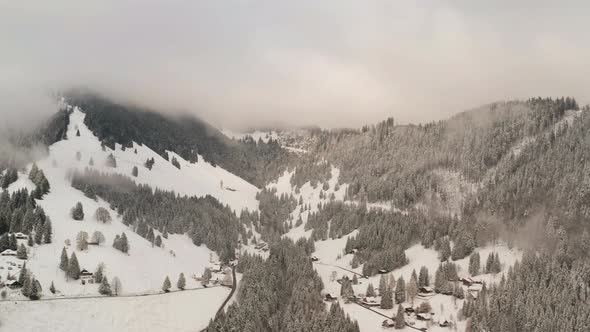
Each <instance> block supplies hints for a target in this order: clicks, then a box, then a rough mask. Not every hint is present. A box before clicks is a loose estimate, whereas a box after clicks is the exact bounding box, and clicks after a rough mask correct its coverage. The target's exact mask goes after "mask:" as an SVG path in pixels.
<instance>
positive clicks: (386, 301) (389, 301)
mask: <svg viewBox="0 0 590 332" xmlns="http://www.w3.org/2000/svg"><path fill="white" fill-rule="evenodd" d="M391 308H393V298H392V294H391V288H389V286H387V287H386V288H385V291H384V292H383V294H382V295H381V309H391Z"/></svg>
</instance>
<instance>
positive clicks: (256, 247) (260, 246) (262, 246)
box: [254, 242, 267, 250]
mask: <svg viewBox="0 0 590 332" xmlns="http://www.w3.org/2000/svg"><path fill="white" fill-rule="evenodd" d="M266 247H267V244H266V243H264V242H260V243H258V244H257V245H256V246H255V247H254V249H257V250H262V249H263V248H266Z"/></svg>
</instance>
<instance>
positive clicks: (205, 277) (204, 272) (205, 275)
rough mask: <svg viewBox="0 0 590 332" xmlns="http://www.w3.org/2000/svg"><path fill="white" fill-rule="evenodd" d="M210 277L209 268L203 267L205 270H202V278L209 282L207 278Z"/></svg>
mask: <svg viewBox="0 0 590 332" xmlns="http://www.w3.org/2000/svg"><path fill="white" fill-rule="evenodd" d="M211 277H212V274H211V269H209V268H208V267H207V268H205V271H203V280H205V281H207V282H209V280H211Z"/></svg>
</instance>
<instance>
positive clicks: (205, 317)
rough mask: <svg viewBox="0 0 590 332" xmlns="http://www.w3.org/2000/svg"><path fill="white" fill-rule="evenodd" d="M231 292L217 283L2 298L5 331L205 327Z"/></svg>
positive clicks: (134, 331)
mask: <svg viewBox="0 0 590 332" xmlns="http://www.w3.org/2000/svg"><path fill="white" fill-rule="evenodd" d="M228 294H229V289H228V288H225V287H214V288H206V289H201V290H195V291H184V292H174V293H169V294H162V295H155V296H145V297H111V298H91V299H63V300H54V301H23V302H12V301H0V322H1V324H0V331H1V332H15V331H23V332H24V331H26V332H45V331H52V332H72V331H85V332H105V331H126V332H144V331H150V332H169V331H187V332H188V331H200V330H201V329H203V328H205V327H206V326H207V324H208V323H209V319H211V318H212V317H213V316H214V315H215V312H216V311H217V309H218V308H219V306H220V305H221V303H222V302H223V300H224V299H225V298H226V297H227V295H228Z"/></svg>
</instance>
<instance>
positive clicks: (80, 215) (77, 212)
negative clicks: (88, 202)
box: [71, 202, 84, 220]
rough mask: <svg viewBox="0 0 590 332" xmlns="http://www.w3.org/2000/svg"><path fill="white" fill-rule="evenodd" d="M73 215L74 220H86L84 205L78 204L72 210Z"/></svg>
mask: <svg viewBox="0 0 590 332" xmlns="http://www.w3.org/2000/svg"><path fill="white" fill-rule="evenodd" d="M71 215H72V218H73V219H74V220H84V208H83V207H82V203H80V202H78V203H76V205H75V206H74V207H73V208H72V212H71Z"/></svg>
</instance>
